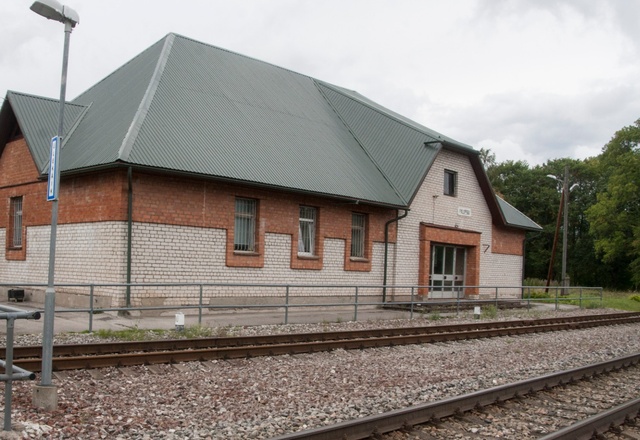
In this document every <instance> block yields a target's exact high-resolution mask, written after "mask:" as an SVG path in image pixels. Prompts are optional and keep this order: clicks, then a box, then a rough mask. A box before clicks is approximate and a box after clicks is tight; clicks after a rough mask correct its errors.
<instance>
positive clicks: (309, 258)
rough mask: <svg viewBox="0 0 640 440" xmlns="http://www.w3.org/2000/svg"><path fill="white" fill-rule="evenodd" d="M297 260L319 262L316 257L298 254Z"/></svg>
mask: <svg viewBox="0 0 640 440" xmlns="http://www.w3.org/2000/svg"><path fill="white" fill-rule="evenodd" d="M298 258H299V259H301V260H319V259H320V257H319V256H317V255H308V254H298Z"/></svg>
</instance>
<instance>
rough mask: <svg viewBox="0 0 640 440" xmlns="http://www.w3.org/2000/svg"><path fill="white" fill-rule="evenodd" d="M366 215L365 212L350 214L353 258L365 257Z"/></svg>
mask: <svg viewBox="0 0 640 440" xmlns="http://www.w3.org/2000/svg"><path fill="white" fill-rule="evenodd" d="M366 222H367V216H366V215H365V214H356V213H352V214H351V256H352V257H355V258H365V252H364V249H365V246H364V245H365V225H366Z"/></svg>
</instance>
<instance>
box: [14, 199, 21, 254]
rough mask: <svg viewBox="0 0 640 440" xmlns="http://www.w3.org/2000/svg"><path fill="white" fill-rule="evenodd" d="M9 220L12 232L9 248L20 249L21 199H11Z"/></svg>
mask: <svg viewBox="0 0 640 440" xmlns="http://www.w3.org/2000/svg"><path fill="white" fill-rule="evenodd" d="M11 218H12V221H13V231H12V235H11V247H14V248H19V247H22V197H12V198H11Z"/></svg>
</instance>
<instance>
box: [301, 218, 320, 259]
mask: <svg viewBox="0 0 640 440" xmlns="http://www.w3.org/2000/svg"><path fill="white" fill-rule="evenodd" d="M315 250H316V208H312V207H310V206H301V207H300V229H299V231H298V254H301V255H314V254H315Z"/></svg>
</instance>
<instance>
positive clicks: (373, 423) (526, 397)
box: [273, 353, 640, 440]
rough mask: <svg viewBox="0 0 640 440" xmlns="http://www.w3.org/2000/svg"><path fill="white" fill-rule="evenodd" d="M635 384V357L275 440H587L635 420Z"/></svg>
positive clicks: (638, 378) (639, 375)
mask: <svg viewBox="0 0 640 440" xmlns="http://www.w3.org/2000/svg"><path fill="white" fill-rule="evenodd" d="M639 383H640V353H639V354H635V355H631V356H626V357H623V358H618V359H614V360H611V361H607V362H602V363H598V364H593V365H589V366H586V367H582V368H576V369H572V370H568V371H562V372H558V373H553V374H548V375H544V376H541V377H537V378H533V379H527V380H523V381H520V382H516V383H512V384H507V385H502V386H498V387H494V388H490V389H487V390H482V391H478V392H474V393H470V394H466V395H463V396H458V397H453V398H449V399H445V400H441V401H438V402H430V403H426V404H422V405H417V406H414V407H410V408H404V409H399V410H395V411H390V412H387V413H383V414H376V415H373V416H369V417H363V418H360V419H356V420H351V421H346V422H342V423H338V424H335V425H330V426H325V427H320V428H316V429H311V430H306V431H299V432H295V433H291V434H286V435H282V436H279V437H276V438H275V439H273V440H297V439H305V440H321V439H322V440H325V439H338V438H339V439H345V440H357V439H367V438H376V439H384V440H402V439H425V440H426V439H430V440H436V439H450V438H459V439H465V438H497V437H500V438H518V439H522V440H526V439H544V440H560V439H562V440H580V439H585V440H587V439H591V438H593V437H594V436H596V435H600V434H602V433H606V432H608V431H610V430H611V428H612V426H618V425H620V424H621V423H624V422H625V420H631V419H635V418H637V417H638V412H639V411H640V399H638V398H637V397H638V391H639V390H640V387H639V385H638V384H639ZM629 395H632V396H635V397H634V398H632V399H628V397H627V396H629ZM503 419H506V421H504V420H503ZM489 425H498V426H503V427H505V426H506V427H508V426H511V428H499V429H497V430H496V429H494V430H493V431H490V432H487V431H488V430H487V429H486V427H487V426H489ZM598 438H600V437H598ZM628 438H634V437H628Z"/></svg>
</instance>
